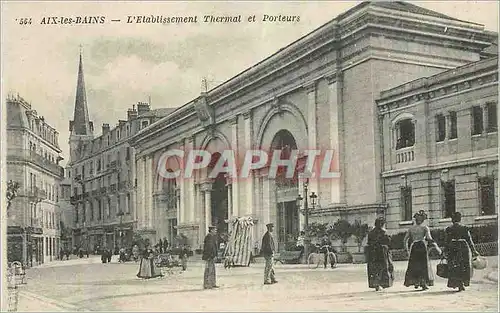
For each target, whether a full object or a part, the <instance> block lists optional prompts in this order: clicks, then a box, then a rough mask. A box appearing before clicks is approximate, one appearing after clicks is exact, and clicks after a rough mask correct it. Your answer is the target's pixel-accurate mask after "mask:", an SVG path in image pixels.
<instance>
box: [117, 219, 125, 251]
mask: <svg viewBox="0 0 500 313" xmlns="http://www.w3.org/2000/svg"><path fill="white" fill-rule="evenodd" d="M123 215H124V213H123V211H122V210H120V211H119V212H118V213H116V216H119V217H120V227H119V228H118V234H119V235H120V249H121V248H122V247H123V233H122V221H123Z"/></svg>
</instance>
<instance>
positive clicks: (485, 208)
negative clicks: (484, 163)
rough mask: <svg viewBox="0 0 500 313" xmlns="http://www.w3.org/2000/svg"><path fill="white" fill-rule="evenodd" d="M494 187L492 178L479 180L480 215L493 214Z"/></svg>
mask: <svg viewBox="0 0 500 313" xmlns="http://www.w3.org/2000/svg"><path fill="white" fill-rule="evenodd" d="M494 188H495V186H494V180H493V177H481V178H479V207H480V208H481V215H494V214H495V189H494Z"/></svg>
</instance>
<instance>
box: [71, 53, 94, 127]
mask: <svg viewBox="0 0 500 313" xmlns="http://www.w3.org/2000/svg"><path fill="white" fill-rule="evenodd" d="M70 131H71V133H72V134H73V135H92V132H93V127H92V122H91V121H90V118H89V109H88V105H87V93H86V91H85V79H84V77H83V61H82V53H81V51H80V63H79V65H78V80H77V83H76V97H75V111H74V115H73V121H72V122H71V123H70Z"/></svg>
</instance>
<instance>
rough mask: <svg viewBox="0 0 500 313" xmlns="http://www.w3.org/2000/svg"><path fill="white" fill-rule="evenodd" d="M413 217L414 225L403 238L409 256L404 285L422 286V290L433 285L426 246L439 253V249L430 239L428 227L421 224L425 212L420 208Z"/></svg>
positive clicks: (432, 275) (416, 287) (425, 215)
mask: <svg viewBox="0 0 500 313" xmlns="http://www.w3.org/2000/svg"><path fill="white" fill-rule="evenodd" d="M413 217H414V218H415V224H416V225H413V226H412V227H410V229H408V232H407V233H406V236H405V238H404V246H405V248H406V249H407V251H408V255H409V256H410V259H409V260H408V268H407V270H406V274H405V282H404V285H405V286H406V287H409V286H414V287H415V289H418V288H419V287H422V290H427V289H429V286H433V285H434V274H433V272H432V267H431V262H430V259H429V254H428V246H430V247H434V248H435V249H436V250H437V251H438V253H439V254H441V249H439V247H438V246H437V244H436V243H435V242H434V240H433V239H432V236H431V231H430V230H429V227H427V226H425V225H422V223H423V222H424V221H425V220H426V219H427V214H425V212H424V211H423V210H420V211H419V212H418V213H415V215H414V216H413Z"/></svg>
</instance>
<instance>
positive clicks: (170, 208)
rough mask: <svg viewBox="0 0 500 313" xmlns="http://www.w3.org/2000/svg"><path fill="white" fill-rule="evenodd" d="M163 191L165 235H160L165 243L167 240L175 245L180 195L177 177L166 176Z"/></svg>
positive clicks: (163, 233)
mask: <svg viewBox="0 0 500 313" xmlns="http://www.w3.org/2000/svg"><path fill="white" fill-rule="evenodd" d="M167 172H169V173H174V170H172V169H171V168H168V169H167ZM161 191H162V197H161V202H162V204H163V205H162V208H161V209H162V210H163V212H162V213H163V214H162V215H163V216H162V222H163V227H165V228H164V229H163V231H162V234H161V235H163V238H161V236H160V239H162V240H163V244H165V243H164V242H165V240H166V241H167V243H168V245H170V246H174V245H175V243H176V242H175V241H176V237H177V218H178V217H177V206H178V201H177V197H178V196H179V195H178V190H177V181H176V179H175V177H173V178H166V177H164V178H163V181H162V183H161ZM165 245H167V244H165Z"/></svg>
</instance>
